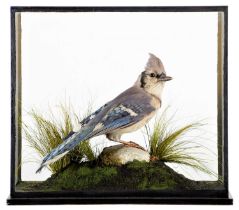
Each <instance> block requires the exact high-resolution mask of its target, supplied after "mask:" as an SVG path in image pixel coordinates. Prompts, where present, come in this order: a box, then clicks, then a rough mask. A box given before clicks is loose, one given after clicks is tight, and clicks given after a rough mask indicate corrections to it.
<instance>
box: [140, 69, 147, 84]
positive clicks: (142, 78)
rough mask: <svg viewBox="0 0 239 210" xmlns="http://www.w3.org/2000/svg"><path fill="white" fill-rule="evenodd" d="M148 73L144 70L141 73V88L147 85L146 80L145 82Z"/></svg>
mask: <svg viewBox="0 0 239 210" xmlns="http://www.w3.org/2000/svg"><path fill="white" fill-rule="evenodd" d="M146 76H147V75H146V74H145V73H144V72H142V74H141V79H140V87H141V88H144V86H145V85H146V82H145V78H146Z"/></svg>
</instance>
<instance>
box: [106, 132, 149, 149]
mask: <svg viewBox="0 0 239 210" xmlns="http://www.w3.org/2000/svg"><path fill="white" fill-rule="evenodd" d="M107 138H108V139H109V140H111V141H114V142H119V143H121V144H123V145H125V146H128V147H135V148H138V149H141V150H143V151H146V149H145V148H143V147H142V146H140V145H139V144H136V143H135V142H133V141H129V142H127V141H123V140H121V139H120V138H115V136H112V135H107Z"/></svg>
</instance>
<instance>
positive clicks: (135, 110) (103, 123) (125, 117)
mask: <svg viewBox="0 0 239 210" xmlns="http://www.w3.org/2000/svg"><path fill="white" fill-rule="evenodd" d="M171 79H172V77H170V76H167V74H166V71H165V69H164V66H163V63H162V61H161V60H160V59H159V58H158V57H156V56H155V55H153V54H151V53H150V54H149V59H148V62H147V64H146V66H145V69H144V71H143V72H142V73H141V74H140V75H139V76H138V79H137V80H136V82H135V83H134V84H133V86H132V87H130V88H128V89H127V90H125V91H124V92H122V93H121V94H119V95H118V96H117V97H115V98H114V99H113V100H111V101H109V102H107V103H106V104H105V105H103V106H102V107H100V108H99V109H98V110H97V111H95V112H94V113H92V114H91V115H89V116H88V117H86V118H85V119H83V120H82V121H81V122H80V124H81V128H80V130H79V131H77V132H72V133H71V134H70V135H68V137H67V138H66V139H65V140H64V141H63V143H62V144H60V145H58V146H57V147H56V148H54V149H53V150H52V151H51V152H50V153H48V154H47V155H46V156H45V157H44V158H43V160H42V162H41V165H40V167H39V169H38V170H37V171H36V172H40V171H41V169H42V168H43V167H45V166H47V165H49V164H51V163H53V162H55V161H57V160H59V159H60V158H62V157H63V156H64V155H66V154H67V153H68V152H70V151H71V150H73V149H74V148H75V147H76V146H77V145H78V144H79V143H80V142H82V141H85V140H88V139H90V138H93V137H96V136H100V135H106V137H107V139H109V140H110V141H114V142H118V143H121V144H124V145H126V146H130V147H137V148H140V149H143V148H142V147H141V146H140V145H138V144H136V143H135V142H133V141H130V142H127V141H124V140H122V139H121V136H122V135H123V134H125V133H130V132H133V131H136V130H138V129H140V128H141V127H143V126H144V125H145V124H146V123H147V122H148V121H149V120H150V119H151V118H152V117H153V116H154V115H155V114H156V112H157V110H158V109H159V108H160V107H161V104H162V92H163V89H164V86H165V82H166V81H169V80H171Z"/></svg>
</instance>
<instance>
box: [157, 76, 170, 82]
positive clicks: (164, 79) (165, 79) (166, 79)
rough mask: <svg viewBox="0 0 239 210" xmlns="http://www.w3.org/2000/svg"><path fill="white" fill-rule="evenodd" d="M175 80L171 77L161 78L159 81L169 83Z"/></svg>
mask: <svg viewBox="0 0 239 210" xmlns="http://www.w3.org/2000/svg"><path fill="white" fill-rule="evenodd" d="M172 79H173V78H172V77H170V76H165V77H163V78H160V79H159V80H160V81H169V80H172Z"/></svg>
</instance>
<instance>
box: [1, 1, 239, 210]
mask: <svg viewBox="0 0 239 210" xmlns="http://www.w3.org/2000/svg"><path fill="white" fill-rule="evenodd" d="M77 2H78V1H77ZM77 2H76V1H70V3H69V2H67V5H74V6H76V5H79V3H77ZM127 2H128V3H127V5H130V4H131V5H135V4H134V3H133V2H131V3H130V1H127ZM159 2H161V3H162V2H163V4H159ZM234 2H236V1H230V2H229V4H230V9H229V20H230V22H229V26H230V27H229V70H230V71H229V101H230V103H229V151H230V153H229V167H230V176H229V181H230V192H231V193H232V195H233V197H234V200H235V203H236V205H234V207H231V208H236V207H235V206H237V204H238V199H237V196H238V190H237V186H238V176H237V153H238V149H237V148H238V141H237V133H238V132H237V124H238V123H237V118H238V112H237V107H238V105H239V104H238V100H237V95H238V91H237V89H238V82H237V78H238V71H237V69H238V62H237V60H238V59H237V57H238V55H237V49H238V40H237V39H238V36H239V34H238V31H237V28H238V27H237V26H238V24H237V21H238V15H237V10H238V5H236V4H235V3H234ZM104 4H107V3H102V5H104ZM108 4H109V2H108ZM150 4H151V5H174V6H175V5H208V4H209V2H208V1H181V3H180V4H179V3H178V2H177V1H167V2H166V1H158V2H153V1H152V2H151V3H149V1H147V3H146V2H141V1H139V3H138V5H150ZM213 4H214V5H221V4H224V5H225V4H228V1H210V5H213ZM9 5H10V4H9V3H7V1H2V2H1V7H0V10H1V11H0V14H1V18H0V21H1V22H0V23H1V31H2V32H1V34H2V36H1V39H0V46H1V57H0V58H1V62H0V65H1V68H0V71H1V76H0V80H1V81H0V91H1V102H2V103H1V104H2V108H1V110H0V111H1V125H2V127H1V134H2V139H3V140H2V151H1V160H2V168H3V170H2V173H1V174H2V175H1V176H2V177H1V205H3V207H4V205H5V204H4V203H5V199H6V197H7V196H8V195H9V181H10V178H9V177H10V173H9V168H10V167H9V166H10V160H9V158H8V157H9V156H10V153H9V151H10V144H9V140H10V73H9V69H10V56H9V55H10V47H9V46H10V31H9V30H10V24H9ZM11 5H35V6H37V5H66V2H64V1H52V4H49V3H48V4H47V3H46V2H45V1H41V2H40V1H37V3H35V2H34V3H33V2H32V1H21V3H19V1H12V2H11ZM81 5H99V4H98V3H90V2H89V1H87V3H86V2H85V3H83V2H82V4H81ZM111 5H112V4H111ZM115 5H120V4H119V3H116V4H115ZM121 5H126V3H123V2H122V1H121ZM237 207H238V206H237ZM24 208H26V207H24ZM29 208H31V207H29ZM34 208H37V207H34ZM59 208H64V207H59ZM72 208H74V207H72ZM76 208H79V207H76ZM81 208H82V207H81ZM97 208H99V207H97ZM101 208H102V209H103V208H104V209H107V208H111V207H110V206H102V207H101ZM114 208H121V207H120V206H117V207H116V206H115V207H114ZM137 208H139V209H140V208H142V209H143V208H145V207H144V206H139V207H137ZM151 208H158V207H157V206H156V207H154V206H151ZM164 208H171V207H170V206H168V207H164ZM172 208H174V207H172ZM184 208H190V209H191V208H192V207H190V206H189V207H187V206H186V207H184ZM194 208H201V207H200V206H199V207H198V206H197V207H196V206H195V207H194ZM204 208H208V207H204ZM210 208H211V207H210ZM222 208H223V207H222Z"/></svg>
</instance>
